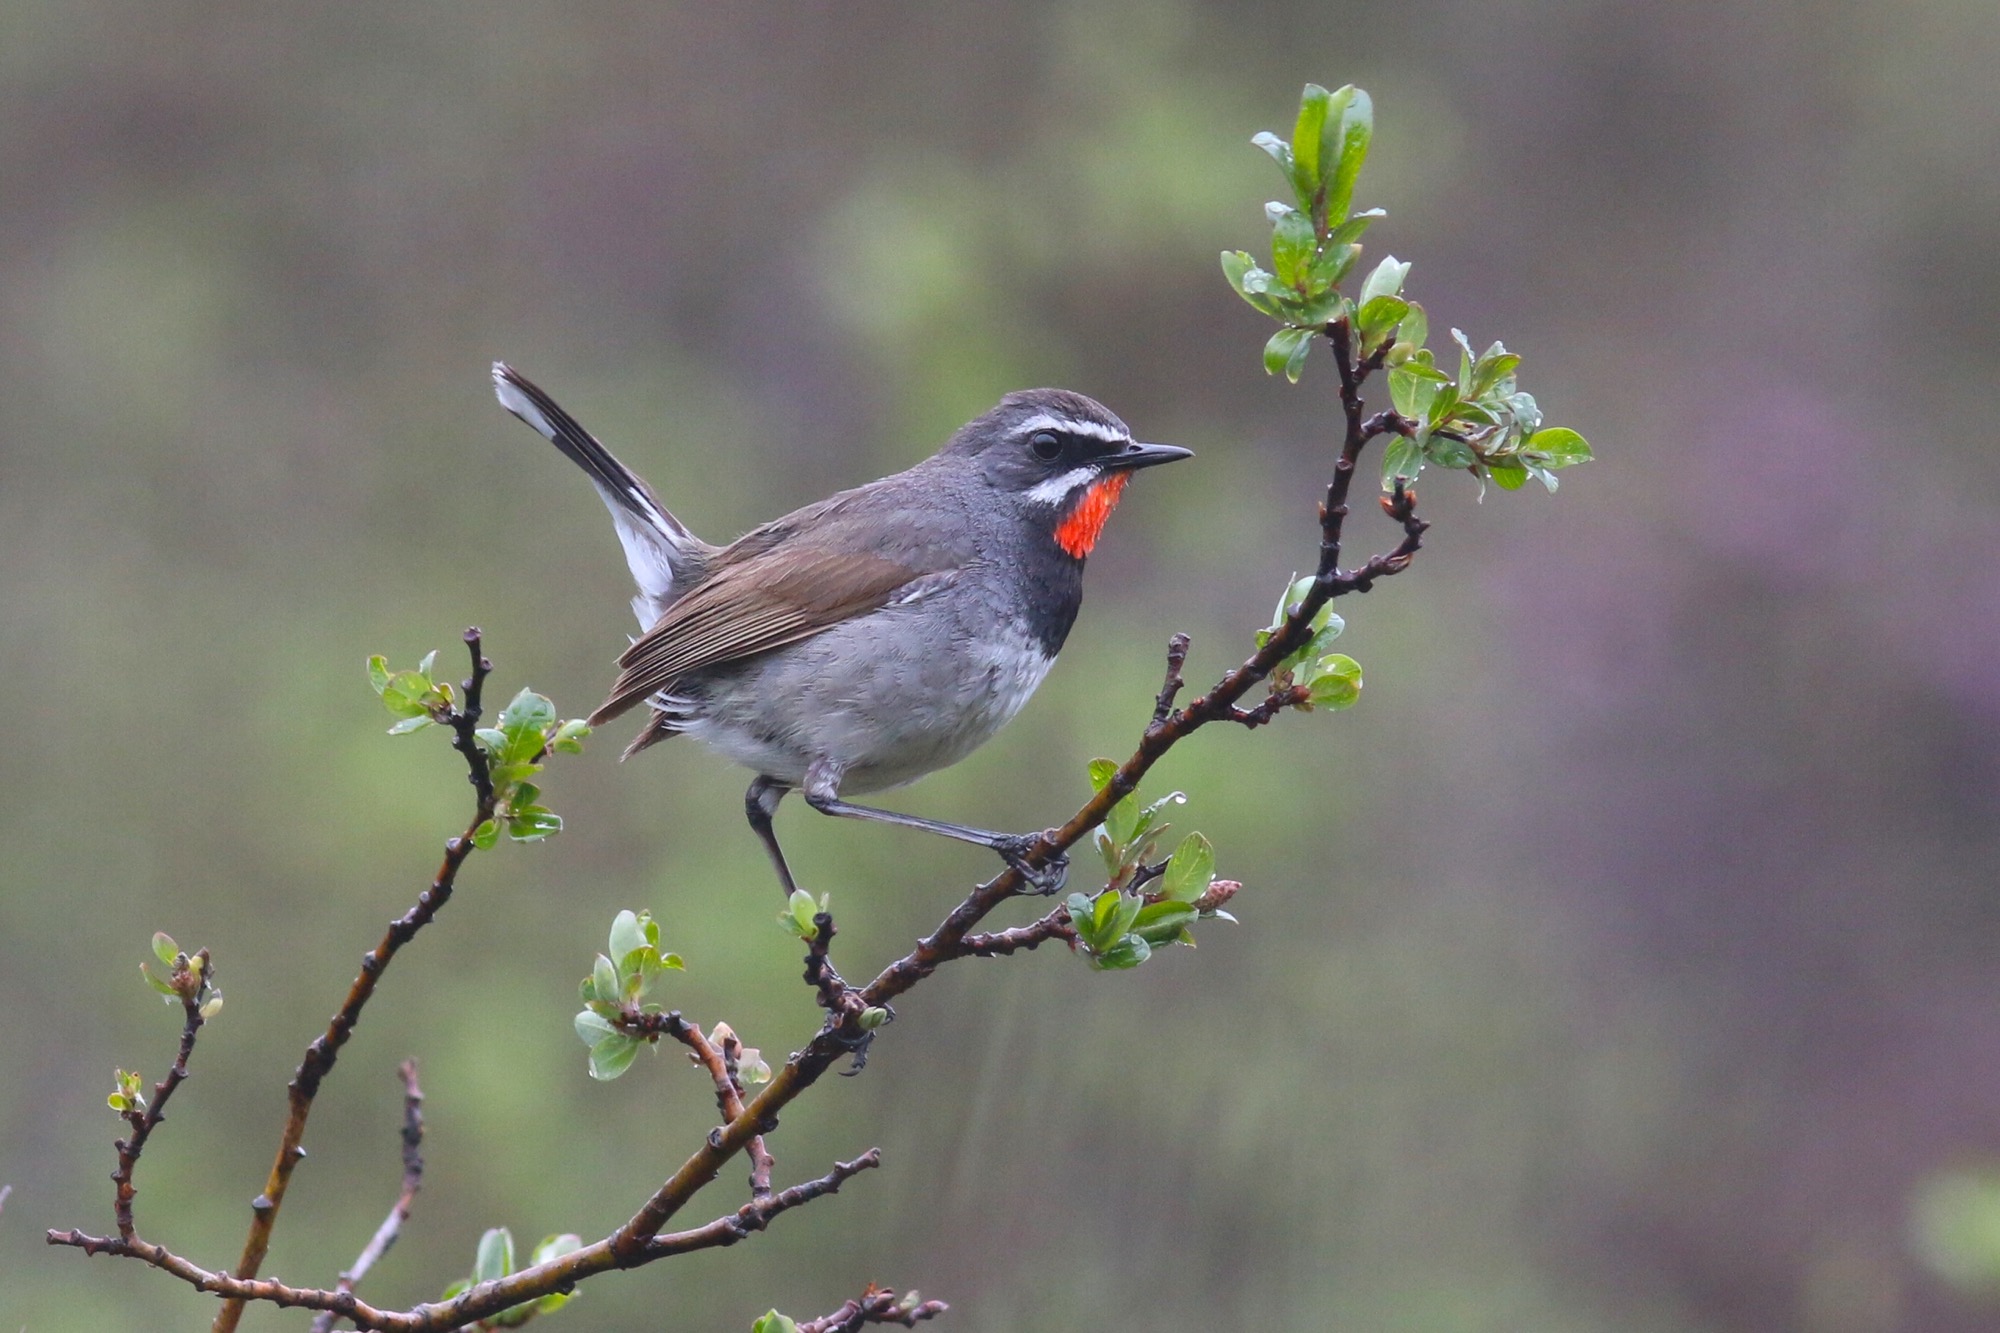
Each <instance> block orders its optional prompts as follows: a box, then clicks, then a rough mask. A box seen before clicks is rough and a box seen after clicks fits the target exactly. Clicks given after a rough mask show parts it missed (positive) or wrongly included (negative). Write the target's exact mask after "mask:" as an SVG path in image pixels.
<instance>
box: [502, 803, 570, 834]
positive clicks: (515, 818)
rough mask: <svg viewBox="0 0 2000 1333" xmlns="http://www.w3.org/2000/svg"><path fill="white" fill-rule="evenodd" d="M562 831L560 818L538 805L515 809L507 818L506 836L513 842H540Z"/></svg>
mask: <svg viewBox="0 0 2000 1333" xmlns="http://www.w3.org/2000/svg"><path fill="white" fill-rule="evenodd" d="M562 829H563V822H562V816H561V815H559V814H557V813H556V812H555V811H553V810H549V809H546V808H544V807H542V806H539V805H524V806H520V807H517V808H516V809H515V811H514V813H513V814H511V815H509V816H508V817H507V836H508V837H510V838H512V839H513V840H514V841H515V842H540V841H541V840H542V839H544V838H553V837H554V836H555V835H556V834H558V833H561V832H562Z"/></svg>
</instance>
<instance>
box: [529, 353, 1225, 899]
mask: <svg viewBox="0 0 2000 1333" xmlns="http://www.w3.org/2000/svg"><path fill="white" fill-rule="evenodd" d="M493 387H494V391H495V392H496V393H497V394H498V395H499V398H500V403H501V406H503V407H505V408H506V409H507V410H508V411H509V412H512V413H513V414H514V415H515V416H517V417H519V418H520V419H521V420H523V421H525V422H527V423H528V425H530V426H532V427H534V428H535V430H536V431H537V432H539V433H540V434H541V435H542V436H543V437H544V438H546V439H548V440H549V441H550V442H551V443H552V444H554V445H555V446H556V448H558V449H560V450H561V451H562V452H563V453H564V454H565V455H567V456H568V457H569V458H570V459H571V461H573V462H575V463H576V464H577V466H579V467H581V468H582V469H583V470H584V471H585V472H586V473H587V474H589V477H590V480H591V483H592V484H593V485H595V486H596V487H597V492H598V494H599V495H601V496H602V497H603V498H604V503H605V506H606V507H607V508H609V509H610V511H611V518H612V522H613V523H614V524H615V525H616V526H617V529H618V539H619V541H620V542H621V543H622V544H623V546H624V548H625V559H626V563H627V564H629V565H630V566H631V569H632V578H633V580H634V581H635V582H636V583H637V584H638V588H639V591H638V595H637V596H636V597H634V598H633V599H632V609H633V611H634V612H635V613H637V615H638V617H639V624H640V626H641V628H642V630H643V631H644V632H643V633H641V634H640V635H639V637H638V638H637V639H635V640H633V641H632V644H631V646H630V647H629V648H627V649H626V650H625V652H624V654H623V655H622V656H620V657H619V659H618V665H619V667H620V668H621V670H620V671H619V674H618V679H617V681H616V682H615V683H614V684H613V685H612V687H611V696H610V698H608V699H607V700H605V702H604V704H603V705H602V706H601V707H599V708H598V710H597V711H596V712H595V713H593V714H592V715H591V718H590V721H591V723H592V725H597V724H600V723H603V722H606V721H609V720H610V719H612V718H615V717H617V716H619V715H620V714H621V713H624V712H626V711H627V710H629V709H631V708H633V707H635V706H637V705H640V704H644V705H646V707H647V708H648V709H649V710H650V716H649V719H648V721H647V723H646V725H645V727H644V728H643V729H642V730H641V731H640V732H639V734H638V735H637V736H636V737H635V738H634V739H633V740H632V743H631V744H630V745H628V746H627V747H626V749H625V755H626V757H628V758H629V757H630V756H632V755H634V754H637V753H638V752H639V751H641V750H643V749H645V748H646V747H647V746H649V745H652V744H654V743H655V742H657V741H663V740H665V739H667V738H668V737H669V736H676V735H681V734H686V735H689V736H693V737H694V738H695V739H697V740H699V741H702V742H704V743H705V744H707V745H708V746H709V747H710V748H712V749H714V750H716V751H718V752H719V753H721V754H722V755H724V756H726V757H727V758H729V759H732V760H734V761H735V762H737V763H739V764H741V765H743V766H744V767H745V768H748V769H750V770H751V771H752V772H753V773H755V774H756V775H757V776H756V778H755V780H754V781H752V782H751V784H750V789H749V791H748V792H747V793H745V796H744V806H745V809H746V811H747V813H748V816H749V820H750V826H751V828H753V829H754V830H755V831H756V833H757V836H758V838H760V839H761V840H762V841H763V844H764V848H765V850H766V851H767V852H769V853H770V857H771V863H772V865H773V866H775V867H776V869H777V872H778V879H779V881H780V883H781V884H782V885H783V887H784V889H785V891H786V892H787V893H791V892H792V891H794V890H795V889H796V888H797V885H796V883H795V882H794V880H793V878H792V872H791V869H790V867H789V866H788V865H787V864H786V862H785V854H784V851H783V850H782V849H781V848H780V847H779V846H778V839H777V835H776V833H775V831H774V830H773V828H772V815H773V814H774V813H775V812H776V810H777V808H778V803H779V802H780V801H781V800H783V799H784V797H785V795H786V793H788V792H791V791H793V790H797V791H798V792H800V793H801V794H802V795H803V796H804V797H805V800H806V803H807V804H808V805H810V806H812V807H813V809H815V810H818V811H820V812H822V813H823V814H829V815H842V816H847V817H850V818H856V819H870V820H877V821H880V822H882V823H887V824H898V825H901V826H903V827H905V828H914V829H923V830H925V831H927V832H931V833H938V834H942V835H944V836H945V837H948V838H956V839H958V840H960V841H962V842H969V843H975V844H977V845H979V846H981V847H986V848H990V849H992V850H993V851H995V852H997V853H999V855H1000V856H1001V858H1002V859H1003V860H1005V861H1006V862H1007V863H1008V864H1009V865H1011V866H1013V867H1014V868H1015V869H1017V870H1019V871H1021V872H1022V873H1023V875H1024V877H1025V878H1027V879H1028V880H1029V882H1030V883H1032V884H1033V885H1035V886H1036V887H1037V888H1039V889H1041V890H1042V891H1044V892H1054V891H1055V889H1056V888H1058V887H1060V885H1061V883H1062V877H1063V874H1064V865H1063V863H1062V862H1061V861H1060V860H1058V861H1056V862H1054V863H1052V864H1051V865H1049V866H1048V867H1047V868H1046V869H1043V870H1037V869H1035V868H1033V867H1030V866H1028V865H1027V864H1026V863H1025V862H1024V861H1023V859H1022V857H1023V853H1024V852H1025V850H1026V849H1027V848H1028V846H1029V845H1031V843H1032V842H1033V836H1032V835H1015V834H1006V833H995V832H990V831H988V830H985V829H977V828H968V827H965V826H964V825H960V824H948V823H944V822H942V821H939V820H934V819H923V818H919V817H918V816H916V815H907V814H902V813H900V812H897V811H893V810H879V809H876V808H874V807H872V806H863V805H855V804H853V803H851V802H849V801H846V800H843V799H841V793H842V792H873V791H881V790H884V789H886V788H890V787H896V786H900V785H902V784H903V783H906V782H911V781H913V780H915V779H917V778H920V777H922V776H923V775H924V774H926V773H930V772H933V771H935V770H937V769H940V768H944V767H946V766H947V765H950V764H955V763H957V762H958V761H959V760H961V759H963V758H965V756H966V755H968V754H970V753H972V751H973V750H975V749H977V748H978V747H979V746H980V745H982V744H984V743H985V742H986V741H987V740H989V739H990V738H991V737H992V736H993V734H994V733H995V732H997V731H998V730H999V729H1000V728H1001V727H1002V726H1003V725H1004V724H1005V723H1006V722H1007V721H1008V719H1010V718H1012V717H1013V716H1014V714H1015V713H1017V712H1019V711H1020V709H1021V706H1022V705H1023V704H1025V703H1026V702H1027V701H1028V698H1029V696H1030V695H1032V694H1033V693H1034V692H1035V687H1036V686H1038V685H1040V684H1041V682H1042V678H1043V676H1045V675H1047V674H1048V670H1049V667H1050V665H1051V664H1053V663H1054V661H1055V657H1056V653H1057V651H1058V650H1059V649H1060V648H1061V647H1062V645H1063V640H1064V639H1065V638H1066V637H1067V636H1068V634H1069V630H1070V625H1071V624H1072V623H1073V622H1074V621H1075V619H1076V613H1077V608H1078V607H1079V606H1080V605H1081V604H1082V600H1083V563H1084V558H1085V557H1086V556H1088V555H1089V554H1090V551H1091V548H1092V547H1093V546H1095V545H1096V542H1097V537H1098V534H1099V532H1100V531H1102V529H1103V526H1104V521H1105V519H1106V518H1107V517H1108V516H1109V515H1110V513H1111V510H1112V508H1113V507H1114V506H1115V505H1116V504H1117V502H1118V498H1119V495H1120V493H1121V492H1122V491H1123V490H1124V488H1125V483H1126V482H1127V481H1129V480H1130V479H1131V476H1132V473H1133V472H1135V471H1136V470H1138V469H1140V468H1145V467H1152V466H1154V465H1155V464H1159V463H1168V462H1172V461H1173V460H1175V459H1179V458H1186V457H1189V451H1188V450H1186V449H1181V448H1177V447H1175V446H1173V445H1165V444H1141V443H1138V442H1137V441H1135V440H1134V439H1133V438H1132V432H1131V431H1130V430H1128V429H1127V428H1126V425H1125V423H1124V422H1122V421H1120V420H1119V419H1118V418H1117V417H1116V416H1114V415H1112V413H1111V412H1110V411H1109V410H1108V409H1106V408H1105V407H1103V406H1102V405H1101V404H1099V403H1097V402H1095V401H1093V400H1091V399H1089V398H1086V397H1084V396H1083V395H1082V394H1078V393H1071V392H1069V391H1067V390H1064V389H1029V390H1026V391H1024V392H1020V393H1010V394H1008V395H1007V396H1006V397H1005V398H1002V399H1001V400H1000V403H999V405H998V406H996V407H994V408H993V409H992V410H991V411H990V412H987V413H985V414H984V415H983V416H980V417H977V418H975V419H974V420H972V421H970V422H968V423H967V424H966V425H964V426H963V427H961V428H960V429H959V430H958V431H957V433H955V434H954V435H953V436H952V437H951V439H950V440H949V441H947V442H946V444H945V446H944V447H943V448H942V449H940V450H939V451H938V452H937V453H935V454H933V455H932V456H931V457H929V458H927V459H925V460H924V461H923V462H921V463H918V464H917V465H916V466H915V467H912V468H910V469H908V470H907V471H904V472H898V473H896V474H894V475H893V476H888V477H884V478H882V479H881V480H879V481H872V482H869V483H868V484H867V485H865V486H858V487H855V488H854V489H853V490H847V491H841V492H840V493H839V494H837V495H832V496H829V497H828V498H826V499H824V500H821V501H819V502H818V503H817V504H810V505H807V506H806V507H805V508H803V509H799V510H796V511H794V512H793V513H790V514H787V515H785V516H784V517H783V518H780V519H775V520H773V521H772V522H769V523H766V524H764V525H763V526H762V527H759V528H756V529H753V530H752V531H750V532H748V533H746V534H744V535H743V536H742V537H739V538H737V539H736V540H735V541H734V542H731V543H730V544H729V545H727V546H712V545H710V544H709V543H707V542H705V541H703V540H701V539H700V538H699V537H697V536H695V535H694V534H693V533H692V532H690V531H688V529H687V527H686V526H685V525H684V524H682V523H681V521H680V520H679V519H677V518H675V517H674V516H673V514H672V513H670V512H669V511H668V510H667V507H666V506H665V505H663V504H661V503H660V500H659V497H658V496H656V495H655V494H654V493H653V490H652V488H651V487H649V486H648V485H647V484H646V483H645V482H644V481H642V480H641V479H640V478H639V477H638V476H637V474H635V473H633V472H632V471H631V469H629V468H627V467H626V466H625V465H624V464H622V463H620V462H619V461H618V460H617V459H616V458H614V457H613V456H612V455H611V452H610V451H609V450H608V449H606V448H605V447H604V446H603V445H602V444H600V443H598V441H597V440H596V439H595V438H594V437H593V436H591V434H590V433H589V432H588V431H586V430H584V429H583V427H581V426H579V425H578V424H577V423H576V420H575V419H574V418H573V417H571V416H570V415H569V414H568V413H567V412H565V411H563V409H562V408H561V407H559V406H557V405H556V403H555V400H554V399H552V398H550V397H549V396H548V395H547V394H546V393H544V392H542V391H541V390H540V389H538V388H536V387H535V386H534V385H533V384H532V383H530V382H529V381H528V380H527V379H525V378H523V377H522V376H521V375H520V374H519V373H518V372H516V371H515V370H513V369H512V368H511V367H509V366H507V365H506V364H505V363H502V362H495V363H494V366H493Z"/></svg>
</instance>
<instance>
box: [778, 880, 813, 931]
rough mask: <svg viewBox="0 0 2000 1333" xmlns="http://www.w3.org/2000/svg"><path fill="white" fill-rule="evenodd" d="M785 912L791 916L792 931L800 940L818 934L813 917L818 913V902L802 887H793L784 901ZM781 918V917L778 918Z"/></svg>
mask: <svg viewBox="0 0 2000 1333" xmlns="http://www.w3.org/2000/svg"><path fill="white" fill-rule="evenodd" d="M785 908H786V914H787V915H789V916H790V917H791V921H790V923H789V924H790V926H791V929H792V932H793V933H794V934H796V935H797V936H798V937H799V938H800V939H802V940H811V939H812V938H813V937H814V936H815V935H817V934H819V927H818V926H815V925H814V924H813V918H814V917H816V916H818V915H819V910H820V909H819V904H818V903H816V902H814V901H813V896H812V895H811V894H810V893H807V892H806V891H805V890H804V889H793V890H792V896H791V897H790V898H789V899H787V900H786V902H785ZM782 919H783V918H782V917H781V918H780V920H782Z"/></svg>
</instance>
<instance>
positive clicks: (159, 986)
mask: <svg viewBox="0 0 2000 1333" xmlns="http://www.w3.org/2000/svg"><path fill="white" fill-rule="evenodd" d="M139 975H140V976H142V977H144V978H145V979H146V984H147V985H148V986H151V987H152V988H153V989H154V990H156V991H158V992H159V993H160V994H162V995H164V996H166V997H167V998H168V999H170V1000H178V999H179V998H180V996H181V993H180V992H179V991H177V990H175V989H174V987H173V983H172V982H170V981H168V980H166V979H165V978H164V977H158V976H155V975H153V969H152V967H151V966H150V965H148V964H146V963H141V964H139Z"/></svg>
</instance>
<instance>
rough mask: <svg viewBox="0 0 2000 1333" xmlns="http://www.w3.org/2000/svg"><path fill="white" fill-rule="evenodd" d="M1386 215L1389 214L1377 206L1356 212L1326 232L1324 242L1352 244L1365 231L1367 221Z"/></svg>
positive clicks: (1328, 243) (1329, 243)
mask: <svg viewBox="0 0 2000 1333" xmlns="http://www.w3.org/2000/svg"><path fill="white" fill-rule="evenodd" d="M1387 216H1389V215H1388V214H1387V213H1386V212H1384V211H1383V210H1382V209H1379V208H1370V209H1366V210H1364V211H1362V212H1359V213H1356V214H1355V215H1354V216H1353V217H1351V218H1349V219H1348V220H1347V221H1345V222H1343V223H1341V224H1340V225H1339V226H1337V227H1334V228H1332V229H1331V230H1329V231H1328V232H1327V234H1326V244H1327V245H1330V246H1332V245H1352V244H1353V243H1354V242H1356V241H1358V240H1360V239H1361V237H1362V236H1363V235H1364V234H1365V233H1366V232H1367V230H1368V224H1369V223H1371V222H1373V221H1374V220H1375V219H1376V218H1383V217H1387Z"/></svg>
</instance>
